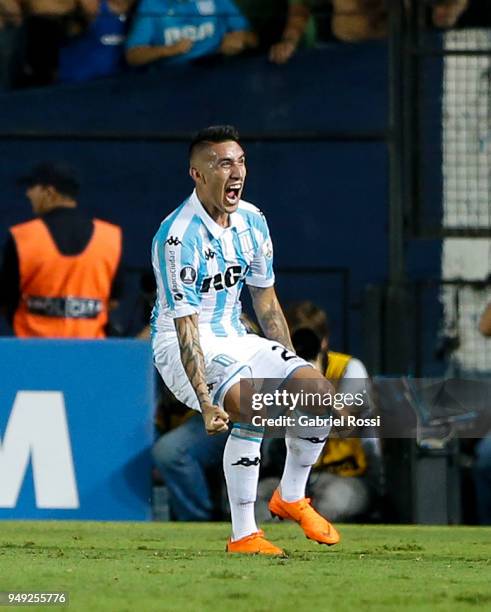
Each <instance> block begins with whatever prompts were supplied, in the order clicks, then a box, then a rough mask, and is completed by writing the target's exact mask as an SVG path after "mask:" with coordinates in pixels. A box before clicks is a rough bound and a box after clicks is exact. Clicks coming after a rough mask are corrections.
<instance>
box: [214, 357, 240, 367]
mask: <svg viewBox="0 0 491 612" xmlns="http://www.w3.org/2000/svg"><path fill="white" fill-rule="evenodd" d="M212 361H214V362H215V363H218V364H219V365H221V366H223V367H224V368H228V367H229V366H231V365H232V364H234V363H237V361H236V360H235V359H234V358H233V357H229V356H228V355H223V354H222V355H217V356H216V357H213V359H212Z"/></svg>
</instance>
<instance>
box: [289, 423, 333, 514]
mask: <svg viewBox="0 0 491 612" xmlns="http://www.w3.org/2000/svg"><path fill="white" fill-rule="evenodd" d="M329 430H330V427H315V428H313V427H312V428H309V429H308V430H306V431H305V435H302V436H301V437H299V436H298V435H297V436H296V437H288V432H287V437H286V438H285V443H286V460H285V467H284V469H283V476H282V477H281V482H280V493H281V498H282V499H284V500H285V501H286V502H294V501H298V500H299V499H302V498H304V497H305V488H306V486H307V480H308V479H309V475H310V470H311V469H312V466H313V465H314V464H315V462H316V461H317V459H318V458H319V456H320V454H321V452H322V449H323V448H324V445H325V443H326V441H327V436H328V435H329ZM297 434H298V429H297Z"/></svg>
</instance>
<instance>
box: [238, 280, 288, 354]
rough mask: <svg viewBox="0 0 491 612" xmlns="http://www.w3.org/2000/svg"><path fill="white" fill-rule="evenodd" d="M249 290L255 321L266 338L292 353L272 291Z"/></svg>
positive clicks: (285, 323) (283, 322)
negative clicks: (278, 343)
mask: <svg viewBox="0 0 491 612" xmlns="http://www.w3.org/2000/svg"><path fill="white" fill-rule="evenodd" d="M249 290H250V293H251V297H252V302H253V305H254V311H255V313H256V316H257V320H258V322H259V325H260V326H261V329H262V330H263V332H264V335H265V336H266V338H269V340H276V341H277V342H280V343H281V344H283V346H285V347H286V348H287V349H289V350H290V351H293V352H294V349H293V345H292V341H291V338H290V332H289V330H288V325H287V322H286V319H285V315H284V314H283V311H282V309H281V306H280V303H279V302H278V298H277V297H276V293H275V291H274V289H273V288H272V287H268V288H267V289H262V288H259V287H251V286H249Z"/></svg>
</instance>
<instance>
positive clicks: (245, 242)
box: [238, 229, 254, 253]
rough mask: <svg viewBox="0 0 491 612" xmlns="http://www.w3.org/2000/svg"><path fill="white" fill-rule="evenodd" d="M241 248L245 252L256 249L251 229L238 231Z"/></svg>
mask: <svg viewBox="0 0 491 612" xmlns="http://www.w3.org/2000/svg"><path fill="white" fill-rule="evenodd" d="M238 237H239V244H240V248H241V250H242V252H243V253H249V252H250V251H253V250H254V242H253V240H252V234H251V231H250V230H249V229H246V230H245V231H243V232H239V233H238Z"/></svg>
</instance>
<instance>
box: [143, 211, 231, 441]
mask: <svg viewBox="0 0 491 612" xmlns="http://www.w3.org/2000/svg"><path fill="white" fill-rule="evenodd" d="M152 261H153V265H154V269H155V271H156V278H157V285H158V291H159V293H162V297H163V298H164V297H165V304H166V306H167V309H168V310H167V312H168V314H169V315H170V316H171V317H172V318H173V319H174V327H175V329H176V334H177V340H178V343H179V349H180V354H181V362H182V365H183V367H184V371H185V372H186V375H187V377H188V379H189V382H190V383H191V386H192V387H193V389H194V392H195V393H196V396H197V398H198V401H199V405H200V408H201V413H202V415H203V420H204V422H205V428H206V431H207V432H208V433H209V434H215V433H220V432H222V431H226V429H227V423H228V416H227V413H226V412H224V411H223V410H222V409H221V408H219V407H218V406H215V405H213V403H212V401H211V398H210V394H209V392H208V387H207V384H206V376H205V359H204V356H203V349H202V347H201V343H200V338H199V327H198V321H199V312H200V308H201V297H200V294H199V291H198V288H197V286H196V281H197V278H198V266H199V252H198V249H197V248H196V245H195V244H193V241H192V240H191V241H190V240H186V239H185V238H183V236H182V234H181V232H180V231H179V229H177V228H176V227H174V226H173V225H172V224H170V225H167V224H166V223H165V222H164V224H163V225H162V226H161V229H160V230H159V232H158V233H157V236H156V237H155V240H154V244H153V246H152Z"/></svg>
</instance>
